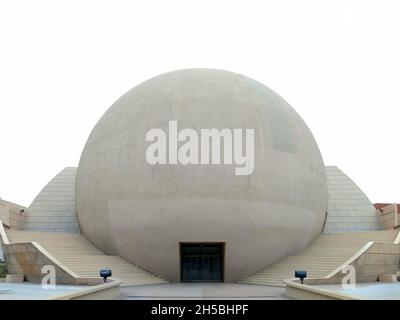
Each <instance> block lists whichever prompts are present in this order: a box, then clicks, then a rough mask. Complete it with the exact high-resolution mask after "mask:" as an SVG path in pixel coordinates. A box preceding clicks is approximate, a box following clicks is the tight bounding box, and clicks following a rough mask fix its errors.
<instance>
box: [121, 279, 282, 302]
mask: <svg viewBox="0 0 400 320" xmlns="http://www.w3.org/2000/svg"><path fill="white" fill-rule="evenodd" d="M120 293H121V295H120V297H119V299H121V300H151V299H156V300H158V299H161V300H168V299H252V300H253V299H260V300H261V299H262V300H283V299H289V298H288V297H287V296H286V294H285V288H279V287H271V286H257V285H246V284H238V283H169V284H161V285H145V286H129V287H124V288H121V289H120Z"/></svg>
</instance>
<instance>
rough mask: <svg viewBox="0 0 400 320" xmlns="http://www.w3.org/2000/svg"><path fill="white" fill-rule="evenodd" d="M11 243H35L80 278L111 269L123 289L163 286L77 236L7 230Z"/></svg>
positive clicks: (127, 263) (124, 261) (141, 271)
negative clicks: (151, 285)
mask: <svg viewBox="0 0 400 320" xmlns="http://www.w3.org/2000/svg"><path fill="white" fill-rule="evenodd" d="M7 236H8V239H9V241H10V243H18V242H31V241H34V242H37V243H38V244H40V245H41V246H42V247H43V248H44V249H45V250H47V251H48V252H49V253H50V254H51V255H53V256H54V257H55V258H56V259H58V260H59V261H60V262H61V263H63V264H64V265H65V266H67V267H68V268H70V269H71V270H73V271H75V272H76V273H77V274H78V275H79V276H81V277H98V276H99V271H100V269H104V268H110V269H111V270H112V273H113V277H115V278H118V279H120V280H122V281H123V284H122V285H123V286H127V285H143V284H160V283H166V282H167V281H165V280H164V279H161V278H159V277H157V276H155V275H152V274H150V273H149V272H147V271H145V270H143V269H141V268H139V267H137V266H135V265H133V264H131V263H129V262H128V261H126V260H124V259H123V258H121V257H120V256H116V255H115V256H114V255H105V254H104V253H102V252H101V251H100V250H98V249H97V248H96V247H95V246H94V245H93V244H91V243H90V242H89V241H88V240H87V239H86V238H85V236H84V235H82V234H78V233H61V232H34V231H17V230H7Z"/></svg>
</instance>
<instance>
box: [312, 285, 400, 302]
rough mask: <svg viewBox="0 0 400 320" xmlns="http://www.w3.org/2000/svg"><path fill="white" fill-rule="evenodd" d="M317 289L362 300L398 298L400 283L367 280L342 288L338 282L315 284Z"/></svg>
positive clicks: (399, 297)
mask: <svg viewBox="0 0 400 320" xmlns="http://www.w3.org/2000/svg"><path fill="white" fill-rule="evenodd" d="M315 287H316V288H318V289H319V290H326V291H330V292H334V293H336V294H340V295H342V296H347V297H350V298H357V299H363V300H400V284H399V283H398V282H397V283H380V282H367V283H358V284H357V285H356V287H355V288H349V289H344V288H343V287H342V285H339V284H329V285H316V286H315Z"/></svg>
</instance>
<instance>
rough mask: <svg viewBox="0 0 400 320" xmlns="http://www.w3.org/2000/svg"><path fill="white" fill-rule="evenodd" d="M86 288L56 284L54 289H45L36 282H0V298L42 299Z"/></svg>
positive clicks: (85, 287)
mask: <svg viewBox="0 0 400 320" xmlns="http://www.w3.org/2000/svg"><path fill="white" fill-rule="evenodd" d="M87 288H88V287H87V286H76V285H74V286H69V285H57V286H56V288H55V289H45V288H42V285H41V284H36V283H28V282H23V283H7V282H0V300H44V299H51V298H54V297H57V296H60V295H63V294H70V293H74V292H78V291H79V290H82V289H87Z"/></svg>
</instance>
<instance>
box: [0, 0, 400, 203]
mask: <svg viewBox="0 0 400 320" xmlns="http://www.w3.org/2000/svg"><path fill="white" fill-rule="evenodd" d="M190 67H208V68H218V69H227V70H231V71H234V72H238V73H242V74H244V75H247V76H249V77H251V78H254V79H256V80H258V81H260V82H262V83H264V84H265V85H267V86H268V87H270V88H271V89H273V90H274V91H276V92H277V93H279V94H280V95H281V96H282V97H283V98H284V99H286V100H287V101H288V102H289V103H290V104H291V105H292V106H293V107H294V108H295V109H296V110H297V111H298V112H299V113H300V115H301V116H302V117H303V119H304V120H305V121H306V123H307V124H308V125H309V127H310V128H311V130H312V132H313V133H314V136H315V138H316V140H317V142H318V144H319V146H320V149H321V152H322V155H323V157H324V160H325V163H326V164H328V165H329V164H331V165H332V164H333V165H337V166H339V167H340V168H341V169H342V170H343V171H345V173H347V174H348V175H349V176H350V177H351V178H353V180H355V182H356V183H357V184H358V185H359V186H360V187H361V188H362V189H363V190H364V191H365V192H366V193H367V195H368V196H369V197H370V199H371V201H373V202H396V201H398V202H400V190H399V189H400V170H399V160H400V159H399V158H400V146H399V136H400V117H399V115H400V111H399V110H400V94H399V93H400V2H399V1H384V0H379V1H366V0H362V1H349V0H346V1H321V0H317V1H282V0H280V1H265V0H263V1H248V0H246V1H233V0H229V1H215V0H214V1H205V0H202V1H191V0H182V1H171V0H169V1H165V0H161V1H152V0H146V1H137V2H135V1H115V0H113V1H99V0H96V1H82V0H81V1H54V0H52V1H18V0H13V1H1V0H0V197H2V198H3V199H6V200H9V201H13V202H17V203H20V204H22V205H29V204H30V202H31V201H32V200H33V198H34V197H35V196H36V194H37V193H38V192H39V191H40V189H41V188H42V187H43V186H44V185H45V184H46V183H47V182H48V180H49V179H51V178H52V177H53V176H54V175H55V174H56V173H58V172H59V171H60V170H61V169H63V168H64V167H65V166H77V165H78V162H79V157H80V154H81V151H82V149H83V146H84V144H85V142H86V139H87V137H88V135H89V133H90V131H91V130H92V128H93V126H94V125H95V123H96V122H97V121H98V119H99V118H100V117H101V115H102V114H103V113H104V112H105V111H106V109H107V108H108V107H109V106H110V105H111V104H112V103H113V102H114V101H115V100H116V99H118V98H119V97H120V96H121V95H122V94H124V93H125V92H126V91H127V90H129V89H130V88H132V87H134V86H135V85H137V84H139V83H140V82H142V81H144V80H147V79H148V78H150V77H153V76H156V75H158V74H160V73H163V72H168V71H171V70H174V69H181V68H190Z"/></svg>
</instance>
